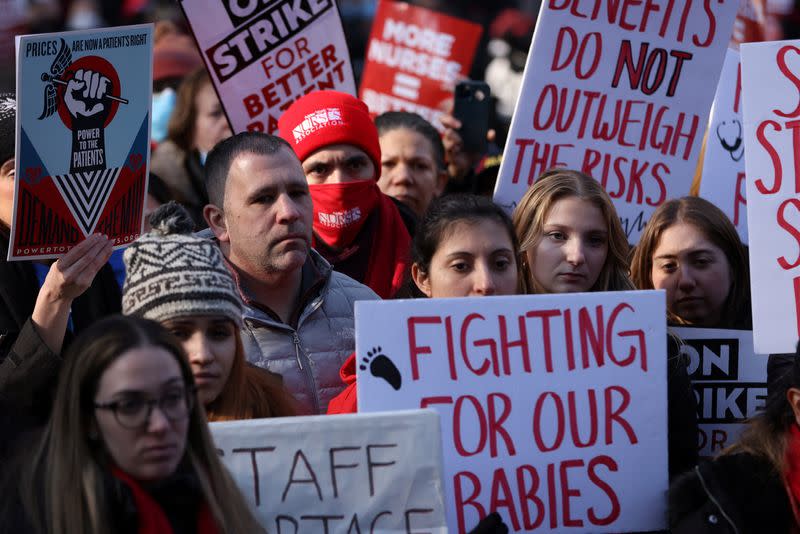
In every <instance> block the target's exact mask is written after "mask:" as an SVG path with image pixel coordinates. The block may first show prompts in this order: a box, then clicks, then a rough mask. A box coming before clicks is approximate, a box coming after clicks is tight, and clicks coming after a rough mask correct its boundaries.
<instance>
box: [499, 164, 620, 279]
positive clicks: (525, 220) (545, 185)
mask: <svg viewBox="0 0 800 534" xmlns="http://www.w3.org/2000/svg"><path fill="white" fill-rule="evenodd" d="M514 229H515V231H516V233H517V238H518V239H519V245H520V254H519V262H518V263H519V265H520V270H521V271H522V278H523V284H524V286H525V289H526V293H574V292H585V291H622V290H626V289H633V284H632V283H631V281H630V278H629V277H628V262H627V257H628V240H627V238H626V237H625V232H623V231H622V225H621V224H620V222H619V217H618V215H617V211H616V210H615V209H614V205H613V204H612V203H611V199H610V198H609V196H608V193H606V192H605V190H603V187H602V186H601V185H600V184H599V183H598V182H597V180H595V179H594V178H591V177H590V176H587V175H585V174H583V173H581V172H578V171H574V170H569V169H554V170H550V171H547V172H545V173H544V174H542V175H541V176H540V177H539V179H538V180H536V183H534V184H533V186H531V188H530V189H529V190H528V192H527V193H526V194H525V196H523V197H522V200H520V202H519V204H518V205H517V207H516V209H515V210H514Z"/></svg>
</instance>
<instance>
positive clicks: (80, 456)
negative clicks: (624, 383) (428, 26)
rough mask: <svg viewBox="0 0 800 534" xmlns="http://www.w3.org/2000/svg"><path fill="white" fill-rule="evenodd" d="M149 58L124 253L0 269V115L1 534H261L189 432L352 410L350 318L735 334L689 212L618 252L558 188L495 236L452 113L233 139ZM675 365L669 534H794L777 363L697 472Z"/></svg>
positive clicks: (558, 179)
mask: <svg viewBox="0 0 800 534" xmlns="http://www.w3.org/2000/svg"><path fill="white" fill-rule="evenodd" d="M522 22H526V21H525V20H523V21H522ZM523 26H524V28H523V29H522V30H519V31H517V33H522V34H525V33H530V30H532V22H530V24H528V25H525V24H523ZM156 39H157V42H156V52H155V54H156V58H155V61H154V68H155V71H154V83H155V86H154V107H153V137H152V139H153V142H152V145H153V152H152V168H151V176H150V179H149V184H150V187H149V189H148V197H147V205H146V222H147V224H146V226H145V228H146V230H147V232H146V233H144V234H143V235H142V236H141V237H140V238H139V239H138V240H136V241H135V242H134V243H132V244H131V245H130V246H128V247H127V248H126V249H125V251H124V253H115V252H113V250H112V241H111V240H110V239H109V238H108V236H104V235H100V234H95V235H91V236H89V237H88V238H86V239H85V240H84V241H82V242H80V243H79V244H77V245H76V246H75V247H73V248H72V249H71V250H70V251H69V252H67V253H66V254H65V255H63V256H62V257H61V258H59V259H58V260H57V261H53V262H49V263H48V262H36V261H30V262H8V261H6V260H5V258H6V255H7V249H8V247H9V235H10V228H11V225H12V209H13V193H14V179H15V154H14V120H15V117H14V110H13V109H11V110H6V111H3V110H2V109H0V428H2V429H3V431H2V432H0V462H2V464H3V469H2V471H1V472H0V532H43V533H45V532H46V533H64V534H71V533H79V532H91V533H101V532H103V533H104V532H131V533H134V532H135V533H139V534H142V533H150V532H174V533H176V534H177V533H184V532H186V533H188V532H193V533H194V532H197V533H215V532H219V533H222V532H236V533H239V532H258V531H261V530H262V527H260V526H259V525H258V523H257V521H256V519H255V517H254V516H253V515H252V512H251V511H250V510H249V509H248V506H247V504H246V501H245V499H244V497H243V496H242V494H241V493H240V491H239V490H238V489H237V487H236V484H235V483H234V482H233V480H232V478H231V477H230V475H229V474H228V473H227V471H226V470H225V468H224V467H223V466H222V464H221V462H220V460H219V458H218V456H217V453H216V450H215V448H214V446H213V442H212V439H211V436H210V433H209V430H208V426H207V422H208V421H229V420H242V419H253V418H265V417H282V416H293V415H298V416H302V415H315V414H326V413H327V414H331V415H333V414H341V413H352V412H356V411H357V407H358V403H357V395H356V355H355V353H354V351H355V321H354V304H355V302H356V301H359V300H376V299H393V298H445V297H478V296H480V297H484V296H494V295H524V294H557V293H579V292H603V291H625V290H631V289H663V290H665V291H666V302H667V316H666V317H665V318H664V320H665V321H666V322H667V324H668V325H671V326H697V327H704V328H723V329H742V330H748V329H750V328H751V327H752V324H751V308H750V301H749V295H750V283H749V274H748V261H747V250H746V247H745V246H744V245H743V244H742V242H741V241H740V238H739V236H738V234H737V232H736V229H735V228H734V226H733V224H732V223H731V222H730V220H729V219H728V218H727V217H726V215H725V214H724V213H723V212H722V211H721V210H720V209H718V208H717V207H716V206H714V205H713V204H711V203H710V202H708V201H706V200H704V199H702V198H699V197H694V196H687V197H683V198H677V199H671V200H668V201H667V202H665V203H663V204H662V205H661V206H660V207H659V208H658V209H657V210H656V211H655V213H654V214H653V215H652V217H651V218H650V220H649V222H648V223H647V226H646V227H645V230H644V232H643V234H642V236H641V239H640V240H639V242H638V244H637V245H636V246H635V247H631V246H630V245H629V244H628V240H627V238H626V235H625V233H624V231H623V229H622V226H621V224H620V219H619V217H618V215H617V212H616V210H615V208H614V204H613V203H612V201H611V199H610V197H609V196H608V194H607V193H606V192H605V190H604V189H603V188H602V186H601V185H600V184H599V183H598V182H597V181H596V180H595V179H593V178H592V177H590V176H587V175H585V174H583V173H581V172H579V171H577V170H571V169H561V168H559V169H553V170H550V171H547V172H545V173H544V174H542V175H541V176H539V177H538V179H537V180H536V181H535V183H534V184H533V185H532V186H531V187H530V189H529V190H528V191H527V193H526V194H525V195H524V196H523V198H522V199H520V201H519V203H518V205H517V207H516V209H515V211H514V213H513V218H512V217H509V215H508V214H507V213H506V212H505V211H504V210H503V209H502V208H500V207H499V206H497V205H496V204H494V203H493V202H492V200H491V198H488V197H487V195H486V194H483V195H481V194H477V193H486V192H489V193H490V192H491V183H490V186H489V187H487V185H486V183H485V180H486V179H487V178H486V176H485V175H482V174H481V173H480V172H479V169H478V167H477V166H476V165H475V163H476V162H478V161H479V160H480V158H481V156H484V155H483V154H468V153H465V152H464V150H463V147H462V145H461V143H460V137H459V131H458V128H459V126H460V123H459V122H458V121H457V120H455V119H454V118H453V117H447V118H446V119H445V121H444V124H445V126H446V128H445V130H446V131H445V134H444V135H440V134H439V132H438V131H437V129H436V128H435V127H434V126H433V125H431V124H430V123H429V122H427V121H426V120H425V119H423V118H422V117H420V116H418V115H415V114H413V113H409V112H388V113H385V114H382V115H380V116H378V117H377V118H376V119H374V120H373V119H372V118H371V117H370V114H369V110H368V109H367V106H366V105H365V104H364V103H363V102H362V101H360V100H359V99H357V98H356V97H353V96H351V95H348V94H345V93H341V92H338V91H332V90H326V91H315V92H312V93H310V94H308V95H306V96H304V97H301V98H299V99H298V100H296V101H295V102H294V103H293V104H292V105H291V106H290V107H289V108H288V109H287V110H286V111H285V112H284V113H283V115H282V116H281V118H280V120H279V131H278V135H268V134H265V133H251V132H248V133H239V134H236V135H232V132H231V130H230V127H229V126H228V123H227V120H226V118H225V115H224V113H223V111H222V108H221V105H220V103H219V101H218V99H217V96H216V94H215V92H214V90H213V87H212V85H211V81H210V78H209V76H208V74H207V72H206V71H205V69H204V68H203V66H202V62H201V61H200V58H199V54H197V52H196V50H194V45H193V43H192V42H191V39H189V38H188V36H186V35H183V36H181V35H180V34H179V32H178V30H177V29H176V28H174V27H167V28H166V29H163V28H162V29H159V30H158V31H157V35H156ZM520 39H523V40H524V35H523V36H520ZM528 42H529V36H528ZM159 43H160V44H159ZM520 46H522V45H520ZM3 99H5V101H8V102H14V101H15V96H14V95H13V94H10V93H6V94H0V100H3ZM330 108H336V109H338V110H339V112H340V113H339V115H338V116H337V120H336V121H328V122H326V123H319V124H318V125H317V127H316V128H315V129H313V130H312V131H309V132H306V133H305V134H304V135H303V136H297V135H294V134H293V131H294V130H295V128H296V127H297V126H298V125H299V124H301V123H302V122H303V121H304V120H305V119H306V117H308V116H312V115H315V114H319V113H325V110H327V109H330ZM496 135H497V132H492V138H493V139H497V137H495V136H496ZM490 182H491V180H490ZM681 343H682V341H681V339H680V338H678V337H677V336H675V335H674V334H672V333H670V334H668V338H667V340H666V345H667V347H668V351H667V352H668V354H667V361H666V362H664V365H665V366H666V367H667V388H668V407H667V408H668V429H667V440H668V452H669V456H668V458H669V477H670V480H671V482H672V488H671V491H670V501H669V509H670V517H669V523H670V528H671V529H672V531H673V532H676V533H682V532H791V531H797V530H798V529H800V505H799V504H798V502H799V501H798V499H800V363H798V360H797V358H796V357H795V355H774V356H772V357H771V359H770V377H769V381H770V382H769V398H768V401H767V405H766V408H765V410H764V411H763V412H762V413H761V414H760V415H758V416H756V417H755V418H754V419H752V420H751V421H750V422H749V426H748V429H747V430H746V432H745V433H744V434H743V436H742V437H741V439H740V440H739V441H738V442H737V443H735V444H734V445H733V446H731V447H729V448H727V449H726V450H725V451H723V453H722V454H721V455H720V456H718V457H716V458H714V459H713V460H710V461H701V460H700V459H699V458H698V454H697V435H698V429H697V405H696V398H695V395H694V393H693V390H692V384H691V381H690V378H689V375H688V369H687V361H686V360H685V358H684V356H683V355H682V353H681V350H680V345H681ZM504 529H506V527H505V526H504V525H503V524H502V522H500V521H498V520H497V516H490V517H489V518H488V519H487V520H486V521H484V522H482V523H481V525H479V526H478V527H477V530H476V532H503V531H506V530H504Z"/></svg>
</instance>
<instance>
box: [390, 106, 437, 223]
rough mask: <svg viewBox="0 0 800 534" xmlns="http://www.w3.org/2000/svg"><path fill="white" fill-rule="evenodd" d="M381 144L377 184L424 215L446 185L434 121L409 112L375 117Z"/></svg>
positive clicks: (417, 213)
mask: <svg viewBox="0 0 800 534" xmlns="http://www.w3.org/2000/svg"><path fill="white" fill-rule="evenodd" d="M375 126H376V127H377V128H378V141H379V142H380V145H381V176H380V178H378V187H380V188H381V191H383V192H384V193H385V194H387V195H389V196H390V197H392V198H394V199H396V200H398V201H399V202H402V203H403V204H405V205H406V206H408V207H409V208H410V209H411V210H413V212H414V213H415V214H416V216H417V217H422V216H423V215H425V212H426V211H427V210H428V206H429V205H430V203H431V201H432V200H433V199H434V198H436V197H438V196H439V195H441V194H442V192H443V191H444V188H445V185H447V169H446V168H445V163H444V146H443V145H442V139H441V137H440V136H439V132H438V131H437V130H436V128H434V127H433V125H432V124H431V123H429V122H428V121H426V120H425V119H423V118H422V117H420V116H419V115H417V114H416V113H410V112H408V111H389V112H386V113H383V114H381V115H378V116H377V117H376V118H375Z"/></svg>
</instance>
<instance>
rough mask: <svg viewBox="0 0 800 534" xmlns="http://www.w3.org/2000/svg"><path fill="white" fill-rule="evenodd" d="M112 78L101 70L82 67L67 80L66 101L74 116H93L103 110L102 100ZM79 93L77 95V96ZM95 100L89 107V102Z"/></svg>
mask: <svg viewBox="0 0 800 534" xmlns="http://www.w3.org/2000/svg"><path fill="white" fill-rule="evenodd" d="M109 85H111V80H109V79H108V78H107V77H106V76H103V75H102V74H100V73H99V72H93V71H90V70H83V69H80V70H78V71H77V72H76V73H75V76H73V77H72V79H71V80H70V81H69V82H67V90H66V92H65V93H64V103H65V104H66V106H67V109H68V110H69V112H70V114H71V115H72V116H73V117H78V116H82V117H91V116H93V115H96V114H98V113H100V112H102V111H103V110H104V109H105V105H104V104H103V103H102V102H99V101H100V100H102V99H103V98H104V97H105V96H106V93H107V92H108V87H109ZM76 95H77V97H76ZM91 101H98V102H95V103H94V104H93V105H91V107H89V102H91Z"/></svg>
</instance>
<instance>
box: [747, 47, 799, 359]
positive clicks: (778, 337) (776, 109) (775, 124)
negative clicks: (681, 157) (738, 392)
mask: <svg viewBox="0 0 800 534" xmlns="http://www.w3.org/2000/svg"><path fill="white" fill-rule="evenodd" d="M741 55H742V93H743V94H742V97H743V100H744V134H745V137H744V139H745V144H744V148H745V172H746V173H747V225H748V229H749V233H750V287H751V293H752V303H753V344H754V346H755V351H756V352H757V353H759V354H770V353H786V352H794V350H795V347H796V345H797V339H798V336H800V313H798V311H799V310H800V160H798V158H797V154H798V153H799V152H800V135H799V133H800V130H798V127H800V120H798V117H800V41H774V42H766V43H745V44H743V45H742V46H741Z"/></svg>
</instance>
